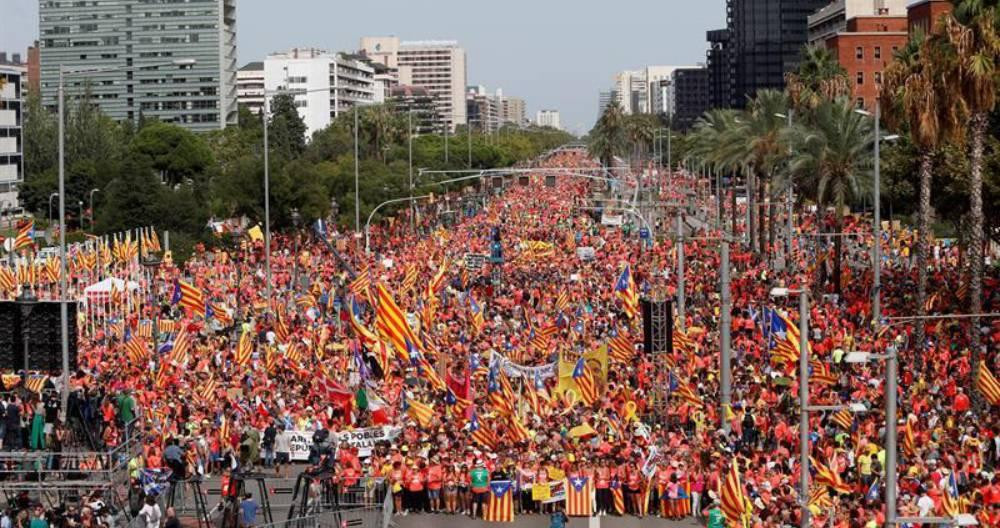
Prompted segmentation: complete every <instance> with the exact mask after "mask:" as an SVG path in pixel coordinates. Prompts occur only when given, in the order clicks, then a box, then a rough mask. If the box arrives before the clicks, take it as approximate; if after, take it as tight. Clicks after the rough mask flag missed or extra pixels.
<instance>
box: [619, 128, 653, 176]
mask: <svg viewBox="0 0 1000 528" xmlns="http://www.w3.org/2000/svg"><path fill="white" fill-rule="evenodd" d="M656 128H657V121H656V118H655V117H653V116H651V115H648V114H636V115H630V116H627V117H626V118H625V137H626V138H627V139H628V141H629V143H631V144H632V151H633V153H634V155H635V164H636V165H638V164H639V163H640V162H641V160H642V156H643V152H644V150H645V148H646V146H648V145H651V144H652V143H653V136H654V134H655V131H656ZM639 170H641V168H640V169H639Z"/></svg>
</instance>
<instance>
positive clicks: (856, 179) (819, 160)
mask: <svg viewBox="0 0 1000 528" xmlns="http://www.w3.org/2000/svg"><path fill="white" fill-rule="evenodd" d="M872 128H873V126H872V122H871V120H870V119H868V118H866V117H864V116H861V115H859V114H857V113H856V112H854V108H853V106H852V105H851V104H850V102H849V101H848V100H847V99H846V98H842V99H839V100H837V101H832V102H831V101H827V102H823V103H821V104H820V105H819V106H818V107H816V109H815V112H814V114H813V116H812V119H811V120H810V121H809V122H808V123H803V124H800V125H797V126H794V127H792V128H791V129H786V130H785V132H784V133H785V135H786V141H788V143H789V144H790V145H792V148H791V152H792V157H791V161H790V162H789V164H788V170H789V171H790V173H791V174H792V175H794V176H795V177H796V178H797V179H799V180H801V181H803V182H808V187H810V188H812V189H814V190H815V194H814V195H813V198H814V199H815V200H816V203H817V204H819V206H820V207H821V208H823V207H826V206H827V205H833V206H834V219H835V225H836V232H838V233H840V232H842V231H843V224H844V208H845V207H846V206H847V205H848V204H850V203H851V201H852V200H855V199H857V198H859V197H860V195H861V193H862V191H861V189H862V188H864V189H867V188H868V185H867V181H868V175H869V171H870V169H871V162H872V155H871V145H872V141H873V139H874V132H873V130H872ZM833 238H834V284H835V285H836V289H837V293H838V294H839V293H841V291H842V287H843V284H842V267H843V260H842V256H843V255H842V247H843V242H842V240H843V237H840V236H836V237H833Z"/></svg>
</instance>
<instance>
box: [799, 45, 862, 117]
mask: <svg viewBox="0 0 1000 528" xmlns="http://www.w3.org/2000/svg"><path fill="white" fill-rule="evenodd" d="M785 89H786V90H787V92H788V97H789V99H790V100H791V103H792V106H793V107H794V108H796V109H800V110H811V109H813V108H816V107H817V106H819V105H820V103H822V102H823V101H833V100H834V99H837V98H839V97H847V96H849V95H850V94H851V87H850V84H849V83H848V80H847V70H845V69H844V67H843V66H841V65H840V62H839V61H837V57H835V56H834V55H833V52H832V51H830V50H829V49H828V48H827V47H825V46H807V47H806V48H805V49H804V50H803V56H802V62H800V63H799V69H798V71H796V72H789V73H788V74H786V75H785Z"/></svg>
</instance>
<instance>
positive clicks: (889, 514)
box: [844, 313, 1000, 528]
mask: <svg viewBox="0 0 1000 528" xmlns="http://www.w3.org/2000/svg"><path fill="white" fill-rule="evenodd" d="M998 317H1000V313H982V314H940V315H924V316H916V317H889V318H886V321H887V326H892V325H896V324H905V323H909V322H915V323H917V324H923V322H924V321H927V320H934V319H970V318H971V319H978V318H987V319H995V318H998ZM886 352H887V353H886V354H871V353H868V352H851V353H848V354H847V355H846V356H845V357H844V361H845V362H847V363H866V362H868V361H870V360H885V396H886V397H885V525H886V528H892V527H893V526H895V525H896V524H904V523H907V522H917V521H909V520H907V519H904V518H902V517H897V516H896V497H897V495H898V491H897V489H896V487H897V480H898V476H897V466H898V462H897V451H898V449H899V446H898V439H897V437H898V434H897V426H898V424H897V409H896V408H897V398H898V394H897V392H898V390H899V389H898V384H899V364H898V363H899V358H898V356H897V349H896V347H895V346H890V347H888V348H887V350H886ZM919 522H921V523H923V522H924V521H919ZM952 522H953V521H949V522H948V523H941V522H930V523H929V524H950V523H952Z"/></svg>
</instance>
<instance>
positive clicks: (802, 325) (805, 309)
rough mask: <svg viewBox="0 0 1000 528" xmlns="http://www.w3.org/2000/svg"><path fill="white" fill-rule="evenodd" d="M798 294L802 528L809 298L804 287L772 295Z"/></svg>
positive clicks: (806, 456) (805, 501)
mask: <svg viewBox="0 0 1000 528" xmlns="http://www.w3.org/2000/svg"><path fill="white" fill-rule="evenodd" d="M796 293H797V294H798V295H799V456H800V460H799V465H800V468H799V469H800V471H799V503H800V506H801V508H802V522H801V526H802V528H808V527H809V513H810V512H809V499H808V497H809V340H808V337H807V334H808V332H809V300H808V298H807V295H808V292H807V291H806V290H805V289H800V290H790V289H788V288H774V289H772V290H771V296H772V297H787V296H788V295H790V294H796Z"/></svg>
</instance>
